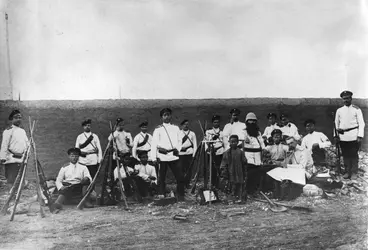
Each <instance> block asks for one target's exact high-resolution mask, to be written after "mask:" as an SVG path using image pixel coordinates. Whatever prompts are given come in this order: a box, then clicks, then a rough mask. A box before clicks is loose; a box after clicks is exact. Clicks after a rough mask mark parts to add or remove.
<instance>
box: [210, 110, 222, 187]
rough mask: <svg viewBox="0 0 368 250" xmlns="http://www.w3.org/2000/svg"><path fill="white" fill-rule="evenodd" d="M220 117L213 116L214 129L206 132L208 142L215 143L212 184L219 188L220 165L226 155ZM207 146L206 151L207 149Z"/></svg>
mask: <svg viewBox="0 0 368 250" xmlns="http://www.w3.org/2000/svg"><path fill="white" fill-rule="evenodd" d="M220 119H221V118H220V116H219V115H214V116H212V126H213V127H212V128H210V129H208V130H207V131H206V140H208V141H215V142H214V143H213V152H212V153H213V157H212V159H213V163H214V164H213V168H212V184H213V185H214V186H215V187H218V182H219V180H218V175H219V171H220V165H221V161H222V156H223V153H224V134H223V132H222V131H221V129H220ZM207 147H208V146H207V145H206V149H207Z"/></svg>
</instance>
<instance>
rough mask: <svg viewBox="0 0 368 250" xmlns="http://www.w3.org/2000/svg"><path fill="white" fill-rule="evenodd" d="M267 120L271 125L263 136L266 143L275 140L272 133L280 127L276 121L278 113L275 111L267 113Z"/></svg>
mask: <svg viewBox="0 0 368 250" xmlns="http://www.w3.org/2000/svg"><path fill="white" fill-rule="evenodd" d="M267 120H268V124H269V125H268V126H267V127H266V128H265V130H264V133H263V135H262V138H263V140H264V141H265V143H266V144H272V143H273V142H272V135H271V133H272V131H274V130H275V129H280V127H279V126H278V125H277V123H276V120H277V115H276V114H275V113H269V114H268V115H267Z"/></svg>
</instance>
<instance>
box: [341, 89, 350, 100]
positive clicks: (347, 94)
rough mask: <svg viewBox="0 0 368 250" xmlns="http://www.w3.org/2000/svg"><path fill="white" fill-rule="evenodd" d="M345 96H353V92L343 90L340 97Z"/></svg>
mask: <svg viewBox="0 0 368 250" xmlns="http://www.w3.org/2000/svg"><path fill="white" fill-rule="evenodd" d="M343 96H350V97H352V96H353V92H351V91H349V90H345V91H343V92H341V94H340V97H341V98H342V97H343Z"/></svg>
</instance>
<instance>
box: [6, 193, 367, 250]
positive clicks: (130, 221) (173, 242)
mask: <svg viewBox="0 0 368 250" xmlns="http://www.w3.org/2000/svg"><path fill="white" fill-rule="evenodd" d="M5 191H6V190H2V192H1V196H0V197H1V199H0V204H1V205H2V204H3V203H4V200H5V199H6V195H5ZM32 195H34V190H24V194H23V197H22V198H24V197H31V196H32ZM285 203H288V204H296V205H303V206H306V207H309V208H312V209H313V212H302V211H296V210H291V209H289V210H288V211H287V212H283V213H274V212H272V211H271V210H270V209H269V206H268V204H265V203H261V202H258V201H254V200H248V202H247V203H246V204H242V205H226V204H223V203H217V204H212V205H211V206H200V205H197V204H196V203H195V201H194V198H193V197H189V200H188V201H186V202H184V203H176V204H173V205H169V206H165V207H158V206H154V205H153V204H150V203H146V204H144V205H142V204H134V203H131V208H132V210H131V211H126V210H124V209H122V208H120V207H117V206H110V207H96V208H92V209H84V210H82V211H80V210H77V209H76V206H67V207H66V208H65V210H62V211H61V212H60V213H59V214H51V213H50V212H49V211H48V210H47V209H46V210H47V213H46V217H45V218H41V217H40V215H39V213H37V204H36V203H33V204H32V206H31V208H30V210H29V211H30V212H31V213H29V214H28V215H27V214H20V215H16V216H15V219H14V221H12V222H10V221H9V218H10V215H9V214H8V215H6V216H0V221H1V222H0V232H1V238H0V248H1V249H368V238H367V232H368V231H367V230H368V228H367V221H368V216H367V215H368V212H367V208H368V199H367V198H366V195H365V194H355V193H352V194H351V196H337V197H335V198H329V199H328V200H327V199H323V198H313V197H299V198H298V199H297V200H295V201H292V202H285ZM231 209H236V210H239V209H242V211H244V212H245V214H241V215H235V216H230V215H231V212H232V211H231ZM35 212H36V213H35ZM177 213H180V214H186V215H187V216H188V220H187V221H180V220H174V219H173V216H174V215H175V214H177Z"/></svg>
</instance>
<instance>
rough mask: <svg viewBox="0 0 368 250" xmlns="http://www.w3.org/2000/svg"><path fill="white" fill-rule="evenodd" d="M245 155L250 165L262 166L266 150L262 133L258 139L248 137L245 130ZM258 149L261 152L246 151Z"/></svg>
mask: <svg viewBox="0 0 368 250" xmlns="http://www.w3.org/2000/svg"><path fill="white" fill-rule="evenodd" d="M243 133H244V135H243V137H244V153H245V158H247V162H248V163H249V164H254V165H257V166H259V165H262V150H263V149H264V148H265V144H264V142H263V138H262V136H261V133H259V135H258V136H257V137H254V136H250V135H248V133H247V131H246V130H244V132H243ZM247 148H249V149H258V148H261V151H260V152H246V149H247Z"/></svg>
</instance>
